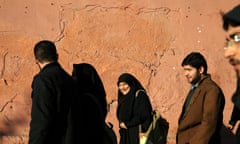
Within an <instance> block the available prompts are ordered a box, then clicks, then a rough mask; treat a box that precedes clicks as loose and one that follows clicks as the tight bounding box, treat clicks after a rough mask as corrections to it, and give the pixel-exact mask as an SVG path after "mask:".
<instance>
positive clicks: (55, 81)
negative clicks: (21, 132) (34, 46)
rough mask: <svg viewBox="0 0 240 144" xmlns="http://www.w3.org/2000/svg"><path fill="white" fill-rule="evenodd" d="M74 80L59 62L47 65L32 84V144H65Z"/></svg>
mask: <svg viewBox="0 0 240 144" xmlns="http://www.w3.org/2000/svg"><path fill="white" fill-rule="evenodd" d="M73 88H74V87H73V80H72V78H71V76H70V75H69V74H68V73H67V72H66V71H64V70H63V69H62V68H61V66H60V65H59V63H57V62H54V63H50V64H48V65H46V66H45V67H44V68H43V69H42V70H41V71H40V72H39V73H38V74H37V75H36V76H35V77H34V80H33V82H32V111H31V122H30V133H29V144H62V143H63V140H64V137H65V136H64V135H65V133H66V127H67V115H68V111H69V107H70V102H71V97H72V95H73V94H72V92H73Z"/></svg>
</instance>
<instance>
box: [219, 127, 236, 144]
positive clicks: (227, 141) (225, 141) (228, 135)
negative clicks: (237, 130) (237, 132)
mask: <svg viewBox="0 0 240 144" xmlns="http://www.w3.org/2000/svg"><path fill="white" fill-rule="evenodd" d="M221 138H222V144H233V143H234V139H235V137H234V135H233V133H232V132H231V130H230V129H229V128H227V127H226V126H225V125H223V127H222V130H221Z"/></svg>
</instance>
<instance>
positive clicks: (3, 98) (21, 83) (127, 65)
mask: <svg viewBox="0 0 240 144" xmlns="http://www.w3.org/2000/svg"><path fill="white" fill-rule="evenodd" d="M238 3H239V1H237V0H231V1H228V3H226V1H224V0H220V1H219V0H218V1H217V0H212V1H207V0H203V1H188V0H178V1H174V0H171V1H163V0H152V1H145V0H139V1H127V0H111V1H109V0H102V1H94V0H88V1H86V0H83V1H77V0H71V1H70V0H64V1H63V0H58V1H57V0H52V1H41V0H36V1H31V0H21V1H17V0H12V1H6V0H0V18H1V21H0V144H26V143H27V140H28V132H29V122H30V112H31V82H32V78H33V77H34V75H35V74H36V73H37V72H38V67H37V66H36V65H35V62H34V58H33V46H34V44H35V43H36V42H37V41H39V40H42V39H49V40H52V41H55V42H56V46H57V50H58V53H59V60H60V63H61V64H62V66H63V67H64V68H65V69H66V70H67V71H68V72H69V73H71V70H72V65H73V64H74V63H81V62H87V63H91V64H93V65H94V66H95V67H96V69H97V71H98V72H99V74H100V76H101V78H102V80H103V83H104V85H105V89H106V92H107V100H108V102H109V103H111V104H110V112H109V114H108V116H107V121H110V122H112V123H113V124H114V130H115V132H116V133H117V136H118V138H119V135H118V123H117V120H116V113H115V111H116V106H117V102H116V98H117V85H116V83H117V78H118V76H119V75H120V74H121V73H123V72H130V73H132V74H134V75H135V76H136V77H137V78H138V79H139V80H140V81H141V82H142V84H143V85H144V86H145V88H146V89H147V92H148V94H149V96H150V99H151V102H152V105H153V107H154V109H157V110H159V111H160V112H161V114H162V115H163V117H165V118H166V119H167V120H168V121H169V122H170V129H169V133H168V144H175V136H176V129H177V121H178V116H179V114H180V112H181V107H182V104H183V101H184V99H185V96H186V94H187V91H188V88H189V84H188V83H187V82H186V80H185V78H184V76H183V73H182V69H181V61H182V59H183V58H184V57H185V55H187V54H188V53H190V52H191V51H199V52H201V53H203V54H204V55H205V57H206V59H207V61H208V65H209V73H211V75H212V78H213V79H214V80H215V81H216V82H217V83H218V84H219V85H220V86H221V87H222V89H223V91H224V94H225V96H226V106H225V110H224V124H225V125H227V123H228V120H229V117H230V114H231V109H232V103H231V100H230V99H231V95H232V93H233V91H234V89H235V80H234V79H235V75H234V72H233V70H232V69H231V67H230V66H229V64H228V63H227V61H226V60H225V59H224V57H223V52H224V51H223V43H224V40H225V37H224V32H223V30H222V24H221V17H220V11H227V10H229V9H230V8H232V7H233V6H235V5H236V4H238ZM230 138H231V137H229V136H228V135H227V134H226V133H225V132H223V140H224V141H226V143H229V141H230Z"/></svg>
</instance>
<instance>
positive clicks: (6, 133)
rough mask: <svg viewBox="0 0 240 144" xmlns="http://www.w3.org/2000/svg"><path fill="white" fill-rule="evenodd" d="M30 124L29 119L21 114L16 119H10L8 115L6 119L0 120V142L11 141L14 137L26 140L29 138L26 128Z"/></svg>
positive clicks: (18, 139) (2, 143)
mask: <svg viewBox="0 0 240 144" xmlns="http://www.w3.org/2000/svg"><path fill="white" fill-rule="evenodd" d="M28 124H29V123H28V122H27V120H26V119H25V118H23V117H20V116H19V117H17V118H15V119H9V118H8V117H7V116H6V117H5V120H2V121H1V122H0V143H1V144H4V143H5V142H9V140H10V139H12V138H13V137H15V139H16V140H17V141H18V142H20V141H25V140H26V139H27V138H28V130H27V129H25V128H26V126H27V125H28ZM24 130H25V131H24ZM26 133H27V134H26ZM13 141H14V140H13Z"/></svg>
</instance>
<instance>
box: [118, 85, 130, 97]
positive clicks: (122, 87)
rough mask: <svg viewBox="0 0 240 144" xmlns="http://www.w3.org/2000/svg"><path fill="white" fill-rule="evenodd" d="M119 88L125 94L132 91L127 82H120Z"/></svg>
mask: <svg viewBox="0 0 240 144" xmlns="http://www.w3.org/2000/svg"><path fill="white" fill-rule="evenodd" d="M118 89H119V90H120V92H121V93H122V94H123V95H126V94H128V93H129V91H130V86H129V85H128V84H127V83H126V82H120V83H119V85H118Z"/></svg>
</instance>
